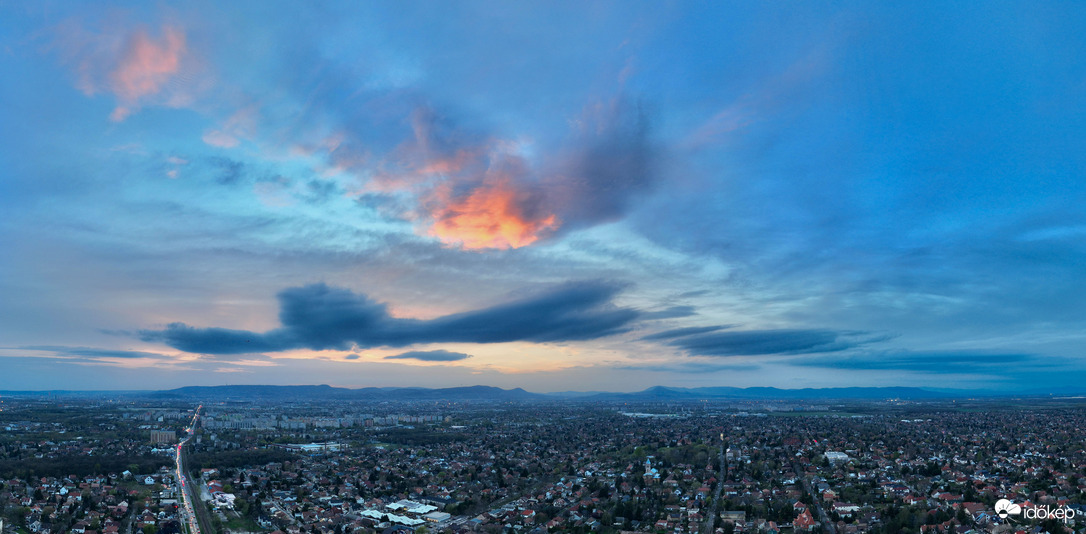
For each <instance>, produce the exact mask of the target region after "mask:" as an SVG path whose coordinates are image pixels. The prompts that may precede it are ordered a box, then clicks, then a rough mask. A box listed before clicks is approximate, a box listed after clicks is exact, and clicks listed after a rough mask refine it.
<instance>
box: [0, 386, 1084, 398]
mask: <svg viewBox="0 0 1086 534" xmlns="http://www.w3.org/2000/svg"><path fill="white" fill-rule="evenodd" d="M1072 394H1075V395H1081V394H1083V392H1081V391H1066V392H1064V391H1060V392H1057V391H1018V392H1007V391H993V390H950V389H929V388H914V387H850V388H806V389H779V388H773V387H752V388H734V387H700V388H680V387H667V386H655V387H651V388H648V389H646V390H644V391H637V392H632V393H613V392H601V391H563V392H558V393H530V392H528V391H524V390H523V389H521V388H515V389H502V388H497V387H492V386H469V387H455V388H436V389H431V388H420V387H367V388H358V389H351V388H341V387H334V386H329V385H319V386H267V385H235V386H188V387H182V388H177V389H170V390H163V391H68V390H53V391H0V395H3V396H19V397H39V398H41V397H45V398H48V397H55V398H60V397H84V398H87V397H90V398H108V397H113V398H116V397H140V398H152V399H179V400H190V399H191V400H205V399H206V400H239V401H277V400H294V401H301V400H309V399H317V400H345V401H349V400H357V401H376V402H381V401H401V402H402V401H454V402H534V401H550V402H581V401H583V402H610V401H618V402H630V401H636V402H671V401H698V400H763V401H769V400H784V401H788V400H795V401H798V400H813V401H823V400H824V401H830V400H886V399H905V400H924V399H961V398H969V397H984V398H1003V397H1051V396H1058V395H1072Z"/></svg>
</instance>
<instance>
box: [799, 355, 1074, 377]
mask: <svg viewBox="0 0 1086 534" xmlns="http://www.w3.org/2000/svg"><path fill="white" fill-rule="evenodd" d="M788 363H789V364H790V365H797V366H803V367H825V368H828V369H848V370H880V371H881V370H892V371H919V372H924V373H933V374H961V373H970V374H972V373H993V372H995V373H999V374H1008V373H1010V374H1013V373H1015V372H1018V371H1023V370H1024V369H1023V368H1024V367H1027V366H1028V368H1029V370H1036V369H1037V368H1038V367H1039V366H1041V367H1043V366H1045V365H1046V364H1047V365H1052V364H1054V363H1056V361H1055V359H1052V358H1050V359H1048V361H1046V360H1045V359H1044V358H1038V357H1037V356H1034V355H1031V354H1020V353H990V352H981V351H953V352H951V351H945V352H944V351H925V352H920V351H892V352H891V351H886V352H868V353H863V354H854V355H849V356H844V357H839V358H824V357H820V358H798V359H795V360H791V361H789V362H788ZM1060 363H1061V364H1063V363H1066V362H1060Z"/></svg>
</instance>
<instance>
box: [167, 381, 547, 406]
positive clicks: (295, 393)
mask: <svg viewBox="0 0 1086 534" xmlns="http://www.w3.org/2000/svg"><path fill="white" fill-rule="evenodd" d="M150 396H152V397H156V398H170V399H187V398H199V399H237V400H305V399H330V400H369V401H420V400H435V401H436V400H447V401H499V402H503V401H532V400H546V399H547V398H548V397H547V396H545V395H540V394H538V393H529V392H527V391H524V390H523V389H521V388H516V389H501V388H496V387H491V386H469V387H455V388H439V389H428V388H376V387H371V388H361V389H350V388H338V387H332V386H328V385H320V386H240V385H239V386H188V387H183V388H177V389H170V390H166V391H157V392H154V393H152V394H151V395H150Z"/></svg>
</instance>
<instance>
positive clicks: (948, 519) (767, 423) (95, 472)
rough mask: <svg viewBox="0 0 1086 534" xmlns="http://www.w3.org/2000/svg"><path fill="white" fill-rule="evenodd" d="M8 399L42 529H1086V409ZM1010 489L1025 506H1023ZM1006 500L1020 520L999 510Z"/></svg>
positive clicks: (1041, 403) (10, 428)
mask: <svg viewBox="0 0 1086 534" xmlns="http://www.w3.org/2000/svg"><path fill="white" fill-rule="evenodd" d="M163 393H169V392H160V393H154V394H129V395H125V396H121V397H116V396H112V395H93V396H88V395H74V394H67V395H64V396H60V397H57V396H55V395H18V394H17V395H5V396H4V398H3V400H4V403H3V404H4V410H3V412H2V413H0V428H3V429H4V431H5V432H4V434H3V443H2V448H0V453H2V456H0V477H2V478H3V484H4V486H3V488H0V505H2V507H3V508H2V509H3V517H4V521H5V522H6V523H7V525H9V527H8V528H10V529H12V531H18V532H31V533H36V534H37V533H50V532H77V533H79V534H88V533H91V534H94V533H125V534H132V533H135V532H143V533H147V534H149V533H178V532H183V533H187V534H191V533H197V532H208V533H219V532H235V533H237V532H279V533H294V534H301V533H310V532H312V533H322V534H343V533H363V532H365V533H371V532H524V533H529V532H532V533H543V532H605V533H606V532H611V533H618V532H656V533H672V532H701V533H720V532H723V533H728V534H731V533H735V532H748V533H781V532H795V533H805V532H812V533H813V532H819V533H840V534H851V533H860V532H876V533H883V532H887V533H889V532H921V533H964V532H978V533H979V532H992V533H1015V532H1042V531H1047V532H1081V531H1082V529H1083V527H1084V525H1086V523H1084V522H1083V521H1082V520H1081V519H1078V518H1080V517H1082V514H1083V513H1086V473H1084V469H1086V449H1084V447H1083V441H1082V435H1083V434H1082V432H1083V428H1086V426H1084V425H1086V411H1084V410H1083V407H1084V403H1086V399H1082V398H1044V397H1041V398H1020V399H1014V400H1013V401H1008V399H964V398H963V399H928V400H903V399H850V400H829V401H824V400H819V401H816V402H812V401H804V400H798V401H788V402H782V401H766V400H732V401H722V400H719V399H716V400H700V401H691V400H680V401H675V400H667V401H661V400H653V401H644V400H643V401H634V402H617V401H608V400H599V399H593V398H590V397H586V398H582V399H572V400H532V401H503V400H498V399H490V400H485V399H477V400H473V401H452V400H436V401H399V400H392V401H384V402H370V401H361V402H358V401H354V402H340V403H330V402H328V400H327V399H323V398H319V397H315V398H310V399H304V398H295V399H291V400H284V401H279V402H276V401H267V400H263V401H241V400H238V399H237V397H234V396H230V395H229V394H227V393H226V391H223V390H220V391H219V392H218V394H217V395H216V396H217V397H218V398H217V399H213V400H212V401H211V402H209V403H207V404H205V405H193V404H192V403H191V402H187V401H179V400H177V399H176V395H169V394H163ZM1002 501H1009V502H1010V503H1013V506H1017V508H1014V509H1013V510H1012V511H1011V512H1012V513H1006V510H1005V509H1003V508H1001V505H1000V504H999V503H1000V502H1002ZM1001 512H1004V513H1002V514H1001Z"/></svg>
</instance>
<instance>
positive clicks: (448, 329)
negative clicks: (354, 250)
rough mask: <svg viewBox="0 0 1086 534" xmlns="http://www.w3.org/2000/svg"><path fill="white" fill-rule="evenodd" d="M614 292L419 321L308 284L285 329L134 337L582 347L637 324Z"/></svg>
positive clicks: (243, 349) (595, 289) (573, 290)
mask: <svg viewBox="0 0 1086 534" xmlns="http://www.w3.org/2000/svg"><path fill="white" fill-rule="evenodd" d="M619 290H620V287H619V286H618V285H615V284H611V283H603V282H581V283H571V284H566V285H563V286H560V287H558V288H556V289H552V290H550V291H548V292H545V293H542V294H539V295H536V296H533V297H529V298H523V299H520V300H516V301H513V302H510V303H507V304H501V305H497V306H492V307H490V308H484V309H481V310H474V311H469V312H463V313H457V314H452V315H446V316H444V317H438V318H435V319H429V320H419V319H400V318H396V317H392V316H390V315H389V313H388V308H387V306H386V305H385V304H383V303H379V302H376V301H374V300H372V299H370V298H369V297H367V296H366V295H361V294H355V293H353V292H351V291H350V290H348V289H343V288H336V287H329V286H327V285H325V284H313V285H308V286H303V287H294V288H289V289H286V290H283V291H282V292H280V293H279V306H280V311H279V320H280V322H281V323H282V325H283V326H282V327H280V328H277V329H275V330H271V331H268V332H263V333H259V332H249V331H245V330H230V329H225V328H195V327H192V326H189V325H186V324H183V323H172V324H169V325H167V326H166V328H165V329H163V330H141V331H140V338H141V339H143V340H144V341H152V342H160V343H165V344H167V345H169V346H171V347H174V348H177V349H179V350H183V351H185V352H194V353H202V354H242V353H250V352H275V351H283V350H291V349H300V348H306V349H313V350H327V349H335V350H347V349H350V348H352V347H363V348H365V347H378V346H386V347H403V346H407V345H413V344H418V343H442V342H447V343H455V342H460V343H503V342H509V341H535V342H560V341H577V340H587V339H596V338H600V337H604V336H609V335H612V334H617V333H621V332H624V331H626V329H627V325H628V324H629V323H630V322H632V321H634V320H635V319H637V318H638V317H639V315H640V313H639V312H638V311H636V310H633V309H629V308H618V307H615V306H614V305H613V304H612V303H611V299H612V297H614V295H615V294H616V293H618V291H619Z"/></svg>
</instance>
